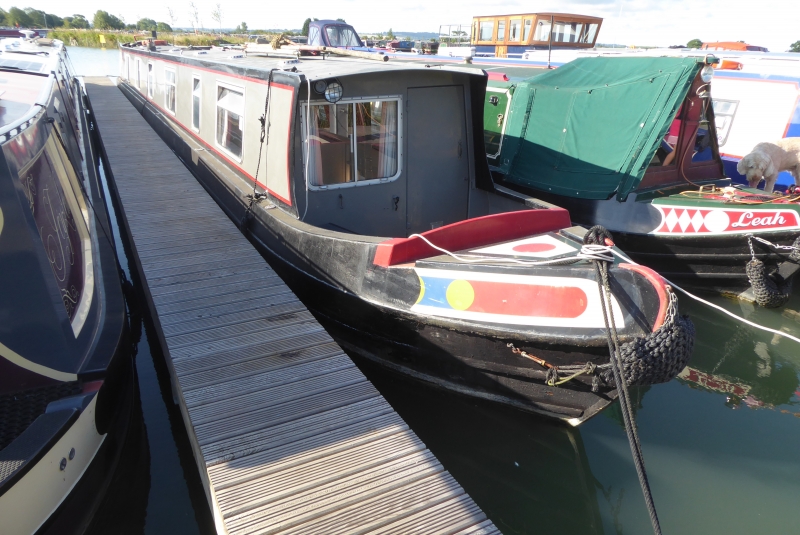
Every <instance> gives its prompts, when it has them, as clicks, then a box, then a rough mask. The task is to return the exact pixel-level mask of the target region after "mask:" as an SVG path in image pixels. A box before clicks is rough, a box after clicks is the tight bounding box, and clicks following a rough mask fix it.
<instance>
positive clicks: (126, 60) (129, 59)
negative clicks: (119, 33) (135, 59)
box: [125, 54, 131, 80]
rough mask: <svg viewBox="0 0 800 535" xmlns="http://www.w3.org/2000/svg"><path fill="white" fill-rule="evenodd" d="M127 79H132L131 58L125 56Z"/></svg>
mask: <svg viewBox="0 0 800 535" xmlns="http://www.w3.org/2000/svg"><path fill="white" fill-rule="evenodd" d="M125 78H127V79H128V80H130V79H131V57H130V56H128V55H127V54H126V55H125Z"/></svg>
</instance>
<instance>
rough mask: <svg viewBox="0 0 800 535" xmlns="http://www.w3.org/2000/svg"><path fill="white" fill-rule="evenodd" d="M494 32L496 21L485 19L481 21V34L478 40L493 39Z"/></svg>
mask: <svg viewBox="0 0 800 535" xmlns="http://www.w3.org/2000/svg"><path fill="white" fill-rule="evenodd" d="M493 32H494V21H493V20H484V21H481V34H480V37H479V38H478V41H491V40H492V33H493Z"/></svg>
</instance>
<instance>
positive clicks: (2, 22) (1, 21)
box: [0, 7, 8, 26]
mask: <svg viewBox="0 0 800 535" xmlns="http://www.w3.org/2000/svg"><path fill="white" fill-rule="evenodd" d="M7 15H8V11H6V10H5V9H3V8H2V7H0V26H7V25H8V22H7V21H6V16H7Z"/></svg>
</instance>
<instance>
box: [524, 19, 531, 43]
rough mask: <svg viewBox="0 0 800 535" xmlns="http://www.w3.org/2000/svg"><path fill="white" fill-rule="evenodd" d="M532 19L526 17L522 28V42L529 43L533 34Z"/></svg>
mask: <svg viewBox="0 0 800 535" xmlns="http://www.w3.org/2000/svg"><path fill="white" fill-rule="evenodd" d="M532 22H533V21H531V19H525V25H524V29H523V30H522V42H523V43H527V42H528V39H529V38H530V36H531V23H532Z"/></svg>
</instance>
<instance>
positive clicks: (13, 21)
mask: <svg viewBox="0 0 800 535" xmlns="http://www.w3.org/2000/svg"><path fill="white" fill-rule="evenodd" d="M6 21H8V24H9V26H18V27H20V28H27V27H28V26H30V25H31V18H30V17H29V16H28V14H27V13H25V12H24V11H22V10H21V9H20V8H18V7H12V8H11V9H9V10H8V15H6Z"/></svg>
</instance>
